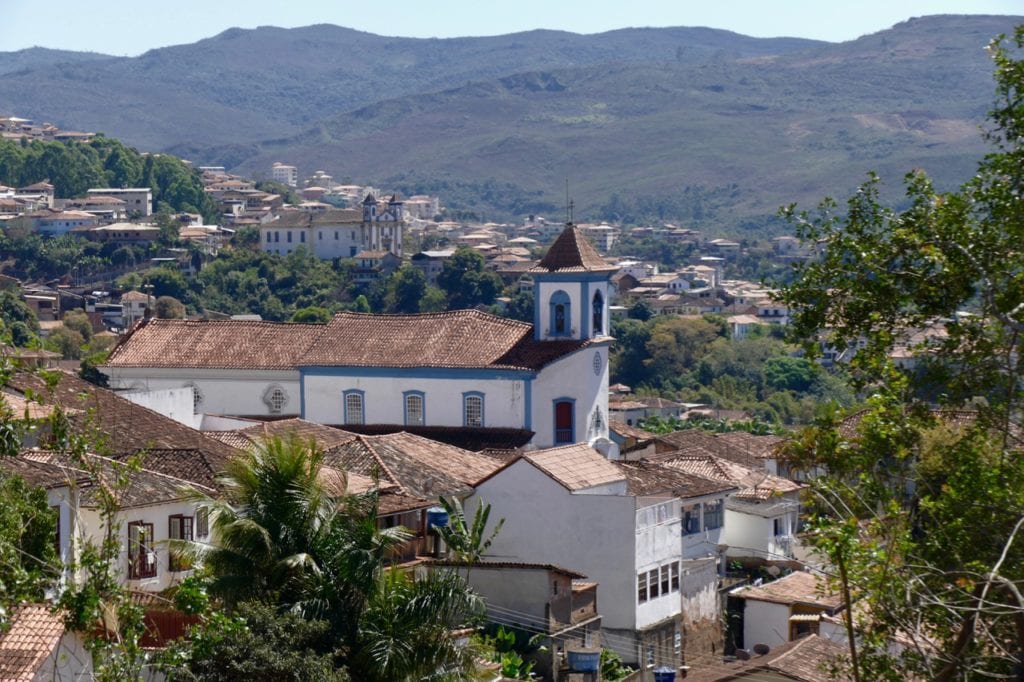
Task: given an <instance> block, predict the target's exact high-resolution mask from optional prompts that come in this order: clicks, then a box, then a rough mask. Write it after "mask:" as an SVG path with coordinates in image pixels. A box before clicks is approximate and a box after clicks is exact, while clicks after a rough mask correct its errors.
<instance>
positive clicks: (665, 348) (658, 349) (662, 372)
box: [644, 317, 718, 380]
mask: <svg viewBox="0 0 1024 682" xmlns="http://www.w3.org/2000/svg"><path fill="white" fill-rule="evenodd" d="M717 336H718V328H717V327H716V326H715V325H713V324H711V323H710V322H707V321H706V320H693V319H685V318H677V317H672V318H664V319H660V320H657V321H656V322H655V324H654V327H653V328H652V329H651V338H650V340H649V341H648V342H647V345H646V347H647V354H648V356H649V357H648V358H647V359H646V360H644V364H645V365H646V366H647V369H648V372H649V373H650V374H651V375H652V376H654V377H658V378H660V379H662V380H665V379H670V378H672V377H676V376H679V375H680V374H682V373H683V372H685V371H687V370H689V369H691V368H692V367H693V366H694V364H695V363H696V361H697V360H698V359H699V358H700V356H701V355H703V354H704V353H705V352H706V350H707V347H708V345H709V344H710V343H711V342H712V341H713V340H714V339H715V338H716V337H717Z"/></svg>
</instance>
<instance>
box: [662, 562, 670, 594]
mask: <svg viewBox="0 0 1024 682" xmlns="http://www.w3.org/2000/svg"><path fill="white" fill-rule="evenodd" d="M668 583H669V581H668V564H665V565H664V566H662V567H661V593H662V594H668Z"/></svg>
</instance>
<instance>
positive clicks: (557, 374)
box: [530, 343, 609, 448]
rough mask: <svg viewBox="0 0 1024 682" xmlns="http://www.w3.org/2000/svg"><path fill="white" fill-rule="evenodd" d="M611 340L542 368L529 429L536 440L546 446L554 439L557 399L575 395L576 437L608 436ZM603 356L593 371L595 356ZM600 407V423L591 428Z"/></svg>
mask: <svg viewBox="0 0 1024 682" xmlns="http://www.w3.org/2000/svg"><path fill="white" fill-rule="evenodd" d="M608 347H609V346H608V344H603V343H601V344H595V345H594V346H592V347H588V348H584V349H583V350H580V351H577V352H575V353H573V354H571V355H568V356H566V357H564V358H562V359H560V360H558V361H557V362H554V363H552V364H550V365H548V366H547V367H545V368H543V369H542V370H541V371H540V372H539V373H538V375H537V378H536V379H534V381H533V385H532V387H531V412H532V413H533V418H532V420H531V424H530V429H531V430H532V431H534V432H535V433H536V436H534V439H533V443H534V445H536V446H537V447H540V448H545V447H550V446H552V445H554V442H555V400H556V399H559V398H566V397H568V398H573V399H575V401H576V402H575V405H574V407H575V410H574V415H573V417H574V420H573V427H574V431H575V433H574V440H575V441H576V442H581V441H587V442H590V443H592V442H593V441H594V440H595V439H597V438H607V437H608ZM595 356H597V357H599V358H600V371H599V372H598V373H595V372H594V366H595V361H594V357H595ZM595 409H600V410H601V427H600V429H597V430H596V431H595V430H593V429H591V425H592V421H593V418H594V410H595Z"/></svg>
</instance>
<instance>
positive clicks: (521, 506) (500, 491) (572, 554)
mask: <svg viewBox="0 0 1024 682" xmlns="http://www.w3.org/2000/svg"><path fill="white" fill-rule="evenodd" d="M481 502H484V503H487V504H490V505H491V518H492V519H499V518H504V519H505V525H504V526H503V527H502V529H501V533H499V534H498V537H497V538H495V540H494V544H492V545H491V549H490V551H489V552H488V555H489V556H491V557H495V558H497V557H501V559H502V560H514V561H527V562H534V563H551V564H556V565H558V566H564V567H565V568H568V569H569V570H573V571H578V572H580V573H583V574H584V575H586V576H587V577H588V578H589V579H590V580H593V581H595V582H597V583H598V584H599V585H600V587H599V590H600V601H599V602H598V605H599V609H600V611H601V613H602V615H603V614H605V613H607V614H608V616H607V617H605V618H604V626H605V627H610V628H623V629H628V630H632V629H634V628H635V627H636V607H637V602H636V563H635V560H634V552H635V544H636V540H635V536H636V532H635V512H634V498H632V497H629V496H625V495H572V494H570V492H569V491H568V490H566V489H565V488H563V487H562V486H561V485H559V484H558V483H556V482H555V481H554V480H552V479H551V478H549V477H548V476H547V475H546V474H544V473H543V472H541V471H539V470H538V469H536V468H534V466H533V465H532V464H530V463H529V462H528V461H526V460H519V461H517V462H515V463H514V464H512V465H510V466H509V467H507V468H506V469H504V470H502V471H501V472H499V473H498V474H496V475H495V476H493V477H492V478H490V479H488V480H486V481H484V482H483V483H481V484H480V485H479V486H478V487H477V489H476V492H475V493H474V495H473V496H472V497H470V498H469V499H468V500H467V502H466V513H467V515H472V514H473V513H474V512H475V510H476V508H477V506H479V504H480V503H481ZM677 547H678V545H677ZM677 551H678V549H677ZM630 655H631V656H632V655H633V654H630Z"/></svg>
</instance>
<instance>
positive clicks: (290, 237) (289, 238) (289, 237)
mask: <svg viewBox="0 0 1024 682" xmlns="http://www.w3.org/2000/svg"><path fill="white" fill-rule="evenodd" d="M288 243H289V244H291V243H292V231H291V230H288Z"/></svg>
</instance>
